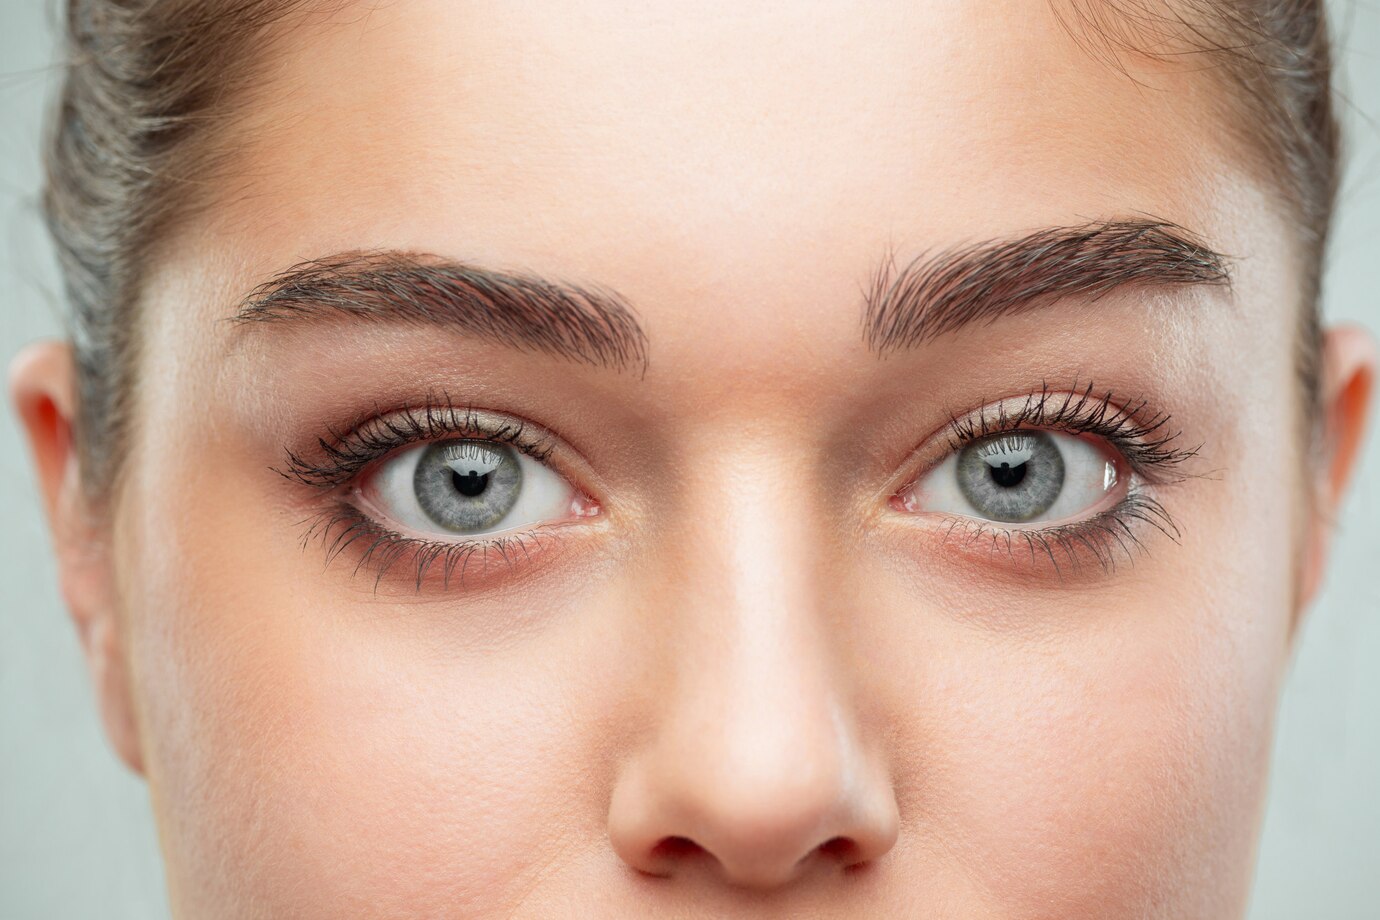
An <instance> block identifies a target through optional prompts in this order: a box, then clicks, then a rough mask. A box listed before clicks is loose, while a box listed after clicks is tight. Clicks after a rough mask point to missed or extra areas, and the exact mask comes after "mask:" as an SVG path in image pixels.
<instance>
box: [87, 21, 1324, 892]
mask: <svg viewBox="0 0 1380 920" xmlns="http://www.w3.org/2000/svg"><path fill="white" fill-rule="evenodd" d="M278 36H279V38H278V41H276V42H275V43H273V44H271V45H268V46H265V54H266V55H267V58H266V64H267V66H266V69H265V71H264V75H263V78H262V80H261V82H260V83H259V84H258V85H257V87H256V90H255V96H254V100H255V101H254V102H253V103H252V104H251V105H250V108H249V115H248V116H247V117H246V118H245V119H244V120H242V121H239V122H236V123H234V124H232V125H231V126H230V127H229V128H228V129H227V130H226V132H225V136H223V137H222V138H220V143H222V144H224V145H226V149H227V150H229V151H231V153H230V158H229V159H228V160H227V161H226V162H225V163H224V167H225V168H224V170H223V172H221V173H218V174H217V175H215V176H210V177H207V181H208V182H209V186H208V188H209V192H210V194H211V196H212V201H211V203H210V205H209V206H207V207H205V208H201V209H198V210H196V211H195V212H194V213H193V214H191V215H190V216H189V217H188V219H187V220H186V222H185V223H184V224H182V225H180V226H179V227H178V229H177V232H176V233H175V234H174V235H173V236H172V237H171V238H170V240H169V244H168V245H167V246H166V247H165V249H164V251H163V252H162V253H161V254H160V258H159V260H158V262H157V268H156V271H154V273H153V274H152V276H151V277H150V279H149V281H148V292H149V298H148V302H147V308H146V312H145V314H144V316H143V317H142V323H143V332H142V336H143V343H144V345H143V348H142V354H141V357H140V364H139V377H140V381H141V383H140V385H139V387H138V390H137V393H136V396H135V403H134V411H133V417H134V418H135V419H136V426H135V430H134V432H133V435H132V442H131V446H130V452H129V454H128V458H127V463H128V466H127V469H126V477H125V479H124V481H123V483H122V485H121V489H120V491H119V493H118V496H119V498H118V502H117V504H116V506H115V510H114V513H113V523H112V526H113V541H112V545H113V546H114V547H115V550H114V554H115V555H114V563H113V570H114V572H115V579H116V587H117V591H116V596H117V598H118V601H117V606H118V610H119V622H120V648H121V649H122V652H121V654H122V655H123V660H124V661H125V662H126V663H127V668H128V672H129V674H130V685H131V696H132V700H133V702H132V706H133V710H134V712H135V714H136V722H137V725H138V736H139V757H138V762H139V764H140V766H141V768H142V769H143V771H144V772H145V773H146V775H147V777H148V779H149V782H150V788H151V790H152V795H153V801H154V807H155V810H156V813H157V817H158V822H159V826H160V830H161V835H162V842H163V847H164V852H165V856H166V860H167V870H168V876H169V880H170V887H171V890H172V897H173V902H174V906H175V909H176V910H177V911H178V913H179V915H181V916H189V917H193V916H194V917H235V918H241V917H249V916H273V917H321V918H335V917H364V916H368V917H443V916H444V917H449V916H462V915H463V916H511V917H571V916H590V917H622V916H628V917H632V916H743V917H747V916H779V917H799V916H812V917H814V916H818V917H834V916H865V917H883V916H898V917H900V916H905V917H917V916H923V917H960V916H961V917H1021V918H1033V917H1061V918H1062V917H1130V916H1157V917H1158V916H1163V917H1224V916H1230V915H1233V914H1234V913H1235V912H1238V911H1239V910H1241V907H1242V903H1243V898H1244V896H1245V892H1246V890H1247V887H1248V882H1249V876H1250V869H1251V863H1252V856H1253V847H1254V839H1255V833H1256V826H1257V814H1258V809H1259V805H1260V800H1261V791H1262V784H1263V780H1264V777H1265V771H1266V755H1267V751H1268V748H1269V736H1270V726H1271V713H1272V708H1273V705H1274V700H1275V698H1276V691H1277V688H1278V682H1279V678H1280V674H1281V669H1282V665H1283V663H1284V661H1285V659H1286V655H1287V651H1288V646H1289V638H1290V635H1291V631H1292V625H1293V619H1294V616H1295V613H1296V608H1297V598H1298V596H1299V583H1300V577H1301V576H1300V572H1301V567H1302V564H1303V563H1302V561H1301V559H1302V557H1303V555H1304V553H1303V549H1302V545H1301V544H1302V536H1301V535H1302V534H1303V532H1304V531H1305V519H1304V515H1305V504H1304V503H1303V501H1302V499H1301V496H1302V495H1303V492H1304V490H1303V486H1302V485H1301V484H1302V482H1303V473H1302V470H1303V468H1304V464H1305V462H1306V458H1305V457H1304V456H1303V451H1302V448H1301V445H1302V443H1303V440H1302V437H1301V434H1300V431H1301V426H1300V421H1299V404H1300V397H1299V392H1298V389H1297V387H1298V384H1297V383H1296V376H1295V373H1294V368H1293V355H1294V340H1293V330H1294V328H1295V316H1296V314H1297V311H1298V310H1299V309H1300V301H1299V294H1298V292H1299V290H1300V280H1299V279H1300V270H1299V267H1298V265H1297V264H1296V260H1297V253H1296V249H1295V247H1294V245H1293V243H1292V242H1291V240H1292V236H1291V232H1292V231H1291V229H1290V226H1289V224H1288V218H1287V215H1286V214H1284V213H1283V212H1282V210H1281V209H1280V208H1278V207H1277V206H1276V205H1275V203H1274V202H1275V195H1274V190H1273V189H1272V188H1270V187H1267V186H1265V185H1263V184H1261V183H1260V182H1258V181H1257V180H1256V179H1254V178H1253V177H1252V172H1251V171H1250V170H1248V169H1247V161H1248V154H1247V152H1246V148H1245V146H1244V141H1242V140H1241V139H1240V137H1239V135H1238V134H1237V133H1236V132H1235V131H1234V129H1233V127H1232V126H1231V125H1229V124H1226V123H1225V122H1224V121H1223V117H1222V114H1221V111H1222V106H1220V105H1219V103H1220V102H1221V100H1222V99H1223V94H1224V93H1225V92H1226V91H1225V89H1224V88H1223V87H1221V86H1219V85H1218V84H1217V83H1216V82H1215V78H1214V77H1213V76H1212V75H1211V74H1210V73H1204V72H1201V71H1197V70H1195V69H1194V68H1190V67H1184V66H1179V67H1174V66H1168V65H1162V64H1154V63H1152V62H1150V61H1148V60H1145V59H1143V58H1140V57H1139V56H1137V55H1136V54H1134V53H1131V52H1122V51H1119V50H1113V46H1112V45H1110V44H1105V43H1099V42H1100V39H1099V38H1098V36H1097V34H1096V33H1094V32H1091V31H1086V30H1083V29H1082V28H1081V27H1080V26H1079V25H1078V21H1077V20H1076V19H1075V18H1072V17H1067V16H1066V19H1065V22H1064V23H1061V21H1060V19H1059V18H1058V16H1056V14H1055V13H1054V12H1053V10H1052V8H1050V7H1046V6H1045V5H1044V4H1021V5H1019V6H1012V7H1010V8H1007V7H1006V6H1002V7H1001V8H1000V9H998V8H996V7H993V6H992V5H990V4H967V3H925V4H915V3H896V4H869V5H866V6H865V7H861V6H859V5H857V4H835V5H828V6H825V5H820V4H811V5H808V7H807V6H804V5H802V6H799V7H797V6H792V5H777V6H775V7H773V8H772V9H771V10H770V11H767V10H764V9H761V8H758V7H756V6H753V5H743V4H736V3H734V4H730V3H725V4H718V5H715V7H714V8H713V9H710V8H708V7H706V6H704V5H697V6H696V9H695V11H694V12H689V11H686V10H684V9H672V8H669V7H665V6H662V5H650V6H642V5H632V6H629V5H627V4H607V5H595V4H579V5H552V4H533V5H514V4H502V5H481V4H470V3H466V4H456V3H451V2H440V0H436V2H426V0H415V2H409V3H394V4H383V5H380V6H377V7H375V6H361V7H349V8H347V9H345V10H344V11H342V12H339V13H337V14H334V15H330V16H327V15H324V14H323V15H314V16H307V17H303V18H302V19H301V20H300V21H294V22H292V23H288V24H284V25H283V26H282V27H281V28H280V29H279V30H278ZM1111 57H1115V58H1116V60H1111V59H1109V58H1111ZM1160 222H1163V223H1164V224H1166V225H1171V226H1160V225H1159V224H1160ZM1214 253H1224V254H1229V256H1223V257H1221V258H1220V259H1219V258H1218V257H1216V256H1215V255H1214ZM917 258H919V259H920V262H919V263H918V264H913V263H914V261H915V260H916V259H917ZM312 260H321V261H323V262H324V263H325V265H324V266H316V267H315V268H313V267H312V266H310V265H304V264H303V263H309V262H311V261H312ZM936 260H938V261H936ZM888 266H890V267H888ZM927 268H937V269H938V270H933V271H927V270H926V269H927ZM284 272H293V273H295V274H294V275H293V276H292V277H290V278H287V279H281V280H280V281H279V282H273V281H272V279H274V278H275V277H276V276H279V275H280V274H282V273H284ZM265 283H269V284H270V285H276V286H272V287H260V286H262V285H265ZM256 289H257V293H256V294H255V295H254V297H253V298H250V299H249V300H246V297H247V296H249V295H250V292H251V291H255V290H256ZM237 317H238V318H239V319H240V320H241V321H238V322H236V321H235V319H236V318H237ZM280 474H286V475H280Z"/></svg>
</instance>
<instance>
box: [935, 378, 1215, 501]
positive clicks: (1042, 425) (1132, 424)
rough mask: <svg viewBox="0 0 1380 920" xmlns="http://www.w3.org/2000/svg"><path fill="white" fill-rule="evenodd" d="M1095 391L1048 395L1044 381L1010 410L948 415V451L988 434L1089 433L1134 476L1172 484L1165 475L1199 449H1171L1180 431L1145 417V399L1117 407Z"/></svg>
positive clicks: (1162, 415) (1159, 415)
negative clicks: (1105, 444) (1106, 444)
mask: <svg viewBox="0 0 1380 920" xmlns="http://www.w3.org/2000/svg"><path fill="white" fill-rule="evenodd" d="M1096 392H1097V391H1096V389H1095V385H1094V384H1093V383H1091V382H1090V383H1088V384H1087V386H1085V387H1082V388H1080V387H1078V385H1077V384H1076V383H1075V384H1074V386H1073V387H1072V388H1070V389H1069V390H1053V389H1051V388H1050V386H1049V384H1048V382H1042V383H1041V385H1040V389H1039V391H1038V392H1034V393H1031V394H1029V395H1027V396H1025V397H1015V399H1014V401H1016V402H1017V403H1018V404H1017V405H1015V406H1014V407H1013V406H1012V402H1013V400H1010V399H1008V400H1003V401H1000V402H997V403H995V404H989V405H986V406H983V407H982V408H980V409H977V410H975V411H974V412H971V413H969V414H968V415H966V416H959V415H955V414H952V413H951V414H950V415H949V422H948V430H949V449H950V450H951V451H957V450H960V449H961V448H962V447H963V446H964V445H966V444H969V443H971V442H973V441H977V440H979V439H981V438H984V437H987V436H989V435H992V434H998V433H1002V432H1007V431H1013V430H1017V429H1020V428H1039V429H1049V430H1054V431H1062V432H1066V433H1070V434H1091V435H1096V436H1098V437H1101V438H1103V439H1105V440H1107V441H1108V442H1110V443H1111V444H1112V446H1113V447H1115V448H1116V449H1117V450H1118V451H1119V452H1120V453H1121V454H1122V455H1123V456H1125V458H1126V460H1127V462H1128V463H1130V464H1131V466H1132V468H1133V469H1134V471H1135V472H1137V473H1139V474H1140V475H1141V476H1143V477H1144V478H1146V479H1148V480H1150V481H1153V482H1159V483H1163V482H1168V481H1172V480H1173V479H1174V478H1175V477H1171V476H1169V475H1168V471H1170V470H1176V471H1177V470H1179V469H1180V468H1181V466H1182V465H1183V464H1184V463H1186V462H1187V461H1189V460H1191V459H1193V458H1194V457H1196V456H1198V454H1199V452H1200V451H1201V450H1202V445H1201V444H1199V445H1195V446H1192V447H1187V446H1180V445H1178V444H1176V443H1175V442H1177V441H1178V440H1179V438H1180V437H1181V435H1182V432H1180V431H1178V430H1174V429H1171V428H1170V427H1169V422H1170V419H1171V416H1170V415H1169V413H1167V412H1158V411H1157V412H1149V413H1148V414H1147V410H1148V409H1149V402H1148V400H1145V399H1137V400H1134V401H1132V402H1128V403H1125V404H1119V403H1117V402H1116V401H1115V397H1114V395H1113V394H1112V392H1111V391H1110V390H1108V391H1106V392H1104V393H1103V394H1102V395H1100V396H1099V395H1096ZM1178 478H1182V476H1180V477H1178Z"/></svg>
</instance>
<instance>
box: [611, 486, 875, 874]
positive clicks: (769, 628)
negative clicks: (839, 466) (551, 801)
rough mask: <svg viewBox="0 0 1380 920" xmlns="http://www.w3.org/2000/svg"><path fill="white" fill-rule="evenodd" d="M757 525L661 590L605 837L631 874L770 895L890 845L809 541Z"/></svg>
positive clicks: (696, 550) (770, 523)
mask: <svg viewBox="0 0 1380 920" xmlns="http://www.w3.org/2000/svg"><path fill="white" fill-rule="evenodd" d="M742 494H743V492H742V491H739V493H738V495H739V497H741V496H742ZM764 497H765V496H764ZM701 510H702V511H703V510H704V509H703V508H702V509H701ZM766 511H767V509H764V508H758V509H754V508H751V507H741V506H740V507H738V508H736V509H735V510H734V511H733V512H732V518H733V520H732V521H731V522H728V523H729V524H730V525H731V526H723V527H720V528H719V530H718V532H717V533H715V534H713V535H712V536H707V537H706V539H705V540H704V541H703V543H702V544H701V545H697V546H694V547H689V548H684V547H683V549H688V550H689V551H682V552H678V553H677V558H679V559H682V560H683V559H687V558H693V559H695V560H697V561H696V562H694V563H689V564H682V565H681V566H679V568H677V567H674V566H673V567H671V568H672V569H673V570H674V571H672V572H671V573H670V575H669V577H668V578H664V579H658V582H659V583H660V585H661V590H660V592H659V597H660V599H661V603H660V604H658V606H657V608H656V609H657V617H656V620H657V622H658V623H660V624H663V625H665V627H666V628H665V638H664V639H661V640H660V641H661V642H662V648H663V650H664V654H663V655H662V656H661V658H660V661H661V662H662V665H663V669H662V674H663V677H662V679H661V681H660V683H659V686H657V689H656V691H655V693H653V694H651V695H650V697H649V698H650V699H651V702H650V703H649V704H648V705H649V707H650V708H651V709H652V711H653V717H652V718H651V719H650V720H649V727H648V731H647V732H646V740H645V741H643V742H642V744H641V745H640V746H638V747H637V748H635V749H634V751H633V753H632V755H631V756H630V757H629V758H628V759H627V760H626V761H625V762H624V764H623V766H622V768H621V771H620V773H619V774H618V776H617V779H616V781H615V785H614V789H613V796H612V801H611V804H610V810H609V824H608V829H609V838H610V841H611V843H612V846H613V848H614V850H615V852H617V853H618V855H619V856H620V857H621V858H622V859H623V861H624V862H626V863H627V864H628V865H630V866H632V867H633V868H635V869H637V870H639V871H642V872H645V873H649V874H652V875H657V876H663V877H671V878H676V877H684V876H689V875H705V874H708V875H710V876H712V877H714V878H717V879H718V880H719V881H722V882H725V883H728V884H731V885H736V886H743V887H749V888H757V889H767V888H777V887H781V886H785V885H789V884H791V883H793V882H794V881H796V880H798V879H801V878H803V877H805V876H807V875H813V876H818V875H821V874H824V875H828V874H834V875H838V876H843V875H845V874H847V873H848V871H849V870H850V869H855V868H856V867H859V866H861V865H863V864H866V863H869V862H871V861H875V860H877V859H878V858H880V857H881V856H882V855H883V854H885V853H886V852H887V851H888V850H889V849H890V848H891V847H892V845H893V844H894V843H895V840H896V836H897V830H898V825H899V818H898V814H897V808H896V799H895V795H894V793H893V790H892V786H891V782H890V779H889V776H888V774H887V770H886V767H885V764H884V762H883V760H882V758H881V757H880V756H879V753H878V751H877V750H876V749H874V748H873V747H869V746H868V745H867V744H866V743H865V739H864V738H863V737H862V735H861V734H860V732H859V730H858V726H857V724H856V720H855V718H854V713H853V710H852V708H851V707H850V704H849V699H848V691H847V680H846V679H845V678H846V675H845V674H844V673H842V671H841V668H842V665H841V662H840V660H839V657H840V656H837V655H835V654H831V653H832V652H833V651H834V649H833V644H832V643H831V641H830V637H829V635H828V629H827V619H828V618H827V616H826V612H827V611H828V610H829V609H831V604H832V605H833V607H834V609H837V604H838V602H839V600H840V599H839V598H838V597H837V592H835V595H834V596H833V597H832V599H831V597H830V595H829V594H828V593H827V589H825V590H822V589H824V588H825V586H823V585H821V583H820V582H821V579H822V578H824V579H827V576H824V575H823V574H822V573H821V571H820V568H819V566H818V564H817V562H818V560H817V555H818V552H819V549H818V546H817V545H814V546H812V545H811V539H810V537H809V535H808V533H809V531H808V527H805V526H803V522H798V521H791V520H789V519H786V518H783V517H782V515H781V513H780V506H777V508H776V513H774V514H772V513H766ZM715 517H717V516H714V515H709V516H702V517H701V520H707V519H713V518H715ZM718 522H719V523H720V524H724V523H725V522H724V519H723V518H722V517H718Z"/></svg>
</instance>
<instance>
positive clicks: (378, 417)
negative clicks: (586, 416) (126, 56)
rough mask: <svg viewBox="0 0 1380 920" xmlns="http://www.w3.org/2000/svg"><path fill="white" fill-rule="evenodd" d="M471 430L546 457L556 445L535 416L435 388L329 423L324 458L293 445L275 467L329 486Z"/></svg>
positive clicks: (295, 479)
mask: <svg viewBox="0 0 1380 920" xmlns="http://www.w3.org/2000/svg"><path fill="white" fill-rule="evenodd" d="M466 434H469V435H473V436H474V437H475V439H476V440H491V441H496V442H500V443H505V444H511V445H512V446H513V447H514V448H516V449H518V450H520V451H522V452H523V453H525V454H527V455H528V456H530V457H532V458H533V459H534V460H537V461H538V462H542V463H544V462H546V460H547V459H548V458H549V457H550V455H551V453H552V451H554V450H555V447H556V437H555V436H554V435H553V434H551V433H550V432H547V431H545V430H543V429H541V428H539V427H538V426H536V425H533V424H532V423H530V422H526V421H524V420H522V419H519V418H513V417H510V416H506V415H502V414H500V413H495V412H490V411H488V410H481V409H476V408H475V407H474V406H473V405H472V404H467V405H464V406H456V405H455V404H454V402H453V401H452V400H451V398H450V397H449V396H448V395H446V394H444V393H442V394H437V393H434V392H433V393H428V394H427V397H426V399H425V400H424V402H423V404H422V405H421V407H419V408H410V407H404V408H402V409H398V410H394V411H392V412H385V411H383V410H382V409H380V408H379V407H376V408H375V412H374V413H373V414H372V415H370V416H369V417H368V418H367V419H365V420H364V421H362V422H359V423H357V424H355V425H353V426H351V427H350V428H349V429H348V430H346V431H344V432H340V431H336V430H334V429H330V428H328V429H327V435H328V437H325V438H317V449H318V450H319V452H320V458H319V459H312V458H309V457H307V456H305V455H304V454H302V453H298V452H296V451H293V450H291V449H288V450H286V454H287V461H286V463H285V464H284V465H283V466H282V467H273V471H274V472H276V473H278V474H279V475H280V476H283V477H284V478H285V479H288V480H290V481H293V482H298V483H301V484H303V485H307V486H313V487H316V488H320V489H323V490H330V489H335V488H339V487H340V486H342V485H344V484H345V483H347V482H349V481H351V480H352V479H353V478H354V477H355V476H356V475H358V474H359V473H360V471H362V470H363V469H364V468H365V467H367V466H368V465H369V464H371V463H373V462H374V461H376V460H378V459H380V458H381V457H384V456H386V455H387V454H389V453H391V452H392V451H395V450H397V449H398V448H400V447H405V446H406V445H408V444H413V443H418V442H423V441H430V440H436V439H439V438H444V437H460V436H464V435H466Z"/></svg>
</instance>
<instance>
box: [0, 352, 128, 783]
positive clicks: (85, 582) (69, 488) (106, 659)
mask: <svg viewBox="0 0 1380 920" xmlns="http://www.w3.org/2000/svg"><path fill="white" fill-rule="evenodd" d="M76 392H77V389H76V365H75V362H74V360H73V355H72V349H71V346H70V345H68V344H67V343H65V342H54V341H48V342H38V343H35V344H33V345H30V346H29V347H27V348H25V349H24V350H23V351H22V352H20V353H19V355H18V356H17V357H16V358H15V359H14V363H13V364H11V365H10V396H11V398H12V399H13V401H14V406H15V409H16V410H17V412H18V413H19V419H20V422H21V423H22V424H23V427H24V430H25V432H26V434H27V435H28V439H29V448H30V450H31V452H32V454H33V459H34V466H35V467H36V469H37V473H38V485H39V488H40V490H41V491H42V493H43V505H44V510H45V511H46V512H47V515H48V526H49V529H50V530H51V532H52V538H53V545H54V549H55V551H56V555H57V561H58V579H59V582H60V584H61V588H62V596H63V600H64V601H65V602H66V604H67V609H68V611H69V613H70V614H71V616H72V622H73V623H74V624H75V625H76V627H77V635H78V636H79V637H80V639H81V645H82V650H83V651H84V652H85V654H86V662H87V665H88V667H89V669H90V673H91V681H92V684H93V685H94V687H95V690H96V697H97V701H98V703H99V705H100V710H101V716H102V719H103V721H104V723H105V729H106V733H107V735H108V736H109V738H110V740H111V743H112V744H113V745H114V747H115V752H116V753H117V754H118V755H119V757H120V759H121V760H123V761H124V762H125V763H126V764H127V765H128V766H129V768H130V769H132V770H134V771H135V772H136V773H141V774H142V773H143V757H142V754H141V753H140V747H139V736H138V731H137V729H136V723H135V720H134V707H133V698H132V696H131V695H130V692H129V691H130V687H129V681H128V679H127V677H128V669H127V667H126V661H125V656H124V652H123V648H122V645H121V638H120V630H119V629H118V628H117V627H118V622H117V619H116V613H117V605H116V603H115V591H114V585H115V581H114V577H113V570H112V567H111V554H110V549H109V548H110V534H109V526H108V524H107V523H106V522H104V521H102V520H101V519H100V517H99V516H98V515H97V514H95V513H94V509H93V508H92V507H91V504H90V501H89V499H88V497H87V495H86V492H85V490H84V489H83V488H82V477H81V467H80V460H79V457H78V456H77V450H76V443H75V439H74V433H75V426H76V420H77V414H76V407H77V401H76Z"/></svg>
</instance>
